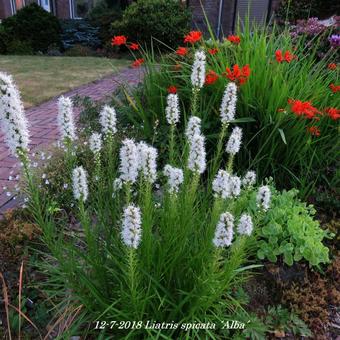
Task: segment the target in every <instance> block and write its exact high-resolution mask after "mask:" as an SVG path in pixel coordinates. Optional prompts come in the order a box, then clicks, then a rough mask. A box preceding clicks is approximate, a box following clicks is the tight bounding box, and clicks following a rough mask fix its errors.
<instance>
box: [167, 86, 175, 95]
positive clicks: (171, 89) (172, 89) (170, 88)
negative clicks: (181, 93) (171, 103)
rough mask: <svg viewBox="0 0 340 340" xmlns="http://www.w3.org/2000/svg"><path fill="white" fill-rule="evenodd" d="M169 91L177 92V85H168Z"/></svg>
mask: <svg viewBox="0 0 340 340" xmlns="http://www.w3.org/2000/svg"><path fill="white" fill-rule="evenodd" d="M168 93H172V94H175V93H177V87H176V86H175V85H171V86H169V87H168Z"/></svg>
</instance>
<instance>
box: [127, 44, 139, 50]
mask: <svg viewBox="0 0 340 340" xmlns="http://www.w3.org/2000/svg"><path fill="white" fill-rule="evenodd" d="M128 47H129V49H130V50H134V51H136V50H139V45H138V44H136V43H131V44H130V45H129V46H128Z"/></svg>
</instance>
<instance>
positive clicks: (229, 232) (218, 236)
mask: <svg viewBox="0 0 340 340" xmlns="http://www.w3.org/2000/svg"><path fill="white" fill-rule="evenodd" d="M233 229H234V217H233V215H232V214H230V213H229V212H225V213H223V214H221V216H220V219H219V221H218V223H217V226H216V230H215V237H214V239H213V243H214V245H215V247H216V248H223V247H229V246H230V245H231V243H232V241H233V235H234V230H233Z"/></svg>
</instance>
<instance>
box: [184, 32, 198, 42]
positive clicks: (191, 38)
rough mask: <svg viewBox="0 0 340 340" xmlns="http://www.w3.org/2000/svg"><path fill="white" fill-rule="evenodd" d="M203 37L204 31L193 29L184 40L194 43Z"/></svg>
mask: <svg viewBox="0 0 340 340" xmlns="http://www.w3.org/2000/svg"><path fill="white" fill-rule="evenodd" d="M201 38H202V32H200V31H191V32H189V34H187V35H186V36H185V37H184V42H185V43H190V44H194V43H195V42H197V41H199V40H201Z"/></svg>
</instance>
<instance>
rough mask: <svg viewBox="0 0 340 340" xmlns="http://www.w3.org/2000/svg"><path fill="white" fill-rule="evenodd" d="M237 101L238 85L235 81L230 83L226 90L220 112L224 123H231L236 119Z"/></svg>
mask: <svg viewBox="0 0 340 340" xmlns="http://www.w3.org/2000/svg"><path fill="white" fill-rule="evenodd" d="M236 101H237V87H236V85H235V83H229V84H228V85H227V86H226V88H225V91H224V94H223V98H222V103H221V108H220V114H221V121H222V123H223V124H226V123H229V122H231V121H232V120H234V119H235V111H236Z"/></svg>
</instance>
